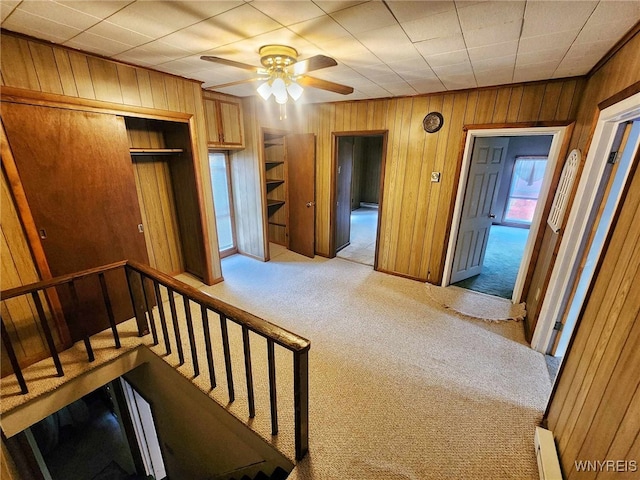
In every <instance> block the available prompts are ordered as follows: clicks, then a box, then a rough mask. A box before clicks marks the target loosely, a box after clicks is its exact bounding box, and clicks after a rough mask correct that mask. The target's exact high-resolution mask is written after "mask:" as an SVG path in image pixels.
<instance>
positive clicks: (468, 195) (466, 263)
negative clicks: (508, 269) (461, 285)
mask: <svg viewBox="0 0 640 480" xmlns="http://www.w3.org/2000/svg"><path fill="white" fill-rule="evenodd" d="M508 146H509V139H508V138H504V137H487V138H482V137H479V138H476V139H475V143H474V145H473V153H472V155H471V166H470V168H469V177H468V180H467V187H466V189H465V193H464V203H463V205H462V216H461V219H460V228H459V230H458V239H457V241H456V247H455V253H454V259H453V269H452V272H451V283H455V282H459V281H461V280H464V279H466V278H469V277H472V276H474V275H478V274H479V273H480V272H481V271H482V263H483V261H484V255H485V252H486V250H487V241H488V240H489V232H490V231H491V223H492V221H493V218H494V217H492V215H494V214H493V212H492V209H493V206H494V204H495V200H496V195H497V193H498V187H499V185H500V177H501V176H502V167H503V166H504V160H505V158H506V155H507V148H508Z"/></svg>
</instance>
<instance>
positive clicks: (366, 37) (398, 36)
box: [357, 25, 421, 62]
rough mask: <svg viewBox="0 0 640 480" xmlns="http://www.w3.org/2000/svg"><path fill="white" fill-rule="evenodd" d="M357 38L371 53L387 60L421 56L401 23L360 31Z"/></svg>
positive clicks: (418, 57)
mask: <svg viewBox="0 0 640 480" xmlns="http://www.w3.org/2000/svg"><path fill="white" fill-rule="evenodd" d="M357 38H358V40H360V42H362V44H363V45H364V46H365V47H367V49H368V50H369V51H370V52H371V53H373V54H374V55H375V56H376V57H378V58H379V59H380V60H382V61H385V62H393V61H396V60H404V59H414V60H418V59H420V58H421V57H420V54H419V53H418V51H417V50H416V49H415V47H414V46H413V44H412V43H411V41H410V40H409V39H408V38H407V36H406V34H405V33H404V31H403V30H402V28H400V26H399V25H392V26H390V27H384V28H379V29H376V30H369V31H367V32H363V33H359V34H357Z"/></svg>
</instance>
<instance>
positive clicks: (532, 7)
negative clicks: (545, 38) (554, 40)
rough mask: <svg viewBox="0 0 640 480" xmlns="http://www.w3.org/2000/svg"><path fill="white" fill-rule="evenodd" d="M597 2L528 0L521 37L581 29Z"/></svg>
mask: <svg viewBox="0 0 640 480" xmlns="http://www.w3.org/2000/svg"><path fill="white" fill-rule="evenodd" d="M597 4H598V2H596V1H593V2H584V1H579V2H528V3H527V8H526V10H525V13H524V25H523V27H522V36H523V37H535V36H537V35H540V34H542V33H554V32H563V31H567V30H575V29H578V30H579V29H581V28H582V27H583V25H584V24H585V23H586V22H587V20H588V18H589V15H591V13H592V12H593V11H594V10H595V7H596V6H597Z"/></svg>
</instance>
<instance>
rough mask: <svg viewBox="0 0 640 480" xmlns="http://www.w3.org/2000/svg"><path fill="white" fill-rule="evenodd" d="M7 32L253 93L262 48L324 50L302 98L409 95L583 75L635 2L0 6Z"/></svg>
mask: <svg viewBox="0 0 640 480" xmlns="http://www.w3.org/2000/svg"><path fill="white" fill-rule="evenodd" d="M0 7H1V9H0V13H1V18H2V28H3V29H7V30H11V31H15V32H19V33H24V34H26V35H30V36H33V37H37V38H41V39H44V40H48V41H51V42H54V43H58V44H62V45H66V46H69V47H72V48H76V49H79V50H84V51H87V52H91V53H96V54H99V55H103V56H107V57H112V58H115V59H117V60H122V61H126V62H129V63H133V64H138V65H141V66H146V67H150V68H154V69H156V70H159V71H164V72H167V73H171V74H175V75H181V76H185V77H188V78H195V79H197V80H200V81H202V82H203V84H204V86H205V87H215V86H217V85H223V84H227V83H235V82H238V81H243V80H244V81H247V83H243V84H239V85H233V86H228V87H223V88H219V89H218V90H219V91H222V92H224V93H230V94H234V95H239V96H246V95H254V94H255V89H256V87H257V82H255V81H250V80H252V72H251V71H249V70H244V69H239V68H234V67H231V66H225V65H219V64H214V63H208V62H204V61H202V60H201V59H200V56H201V55H211V56H217V57H222V58H226V59H229V60H234V61H237V62H242V63H246V64H249V65H259V55H258V50H259V48H260V47H261V46H262V45H266V44H284V45H290V46H292V47H294V48H295V49H297V51H298V53H299V58H300V59H305V58H309V57H312V56H315V55H320V54H322V55H327V56H330V57H333V58H335V59H336V61H337V62H338V65H337V66H334V67H332V68H326V69H321V70H316V71H314V72H312V76H314V77H317V78H320V79H323V80H328V81H332V82H336V83H342V84H346V85H350V86H352V87H353V88H354V89H355V91H354V93H352V94H350V95H348V96H342V95H339V94H335V93H331V92H326V91H322V90H318V89H314V88H305V93H304V95H303V97H302V99H301V101H304V102H319V101H340V100H351V99H360V98H379V97H392V96H400V95H416V94H424V93H431V92H438V91H445V90H455V89H462V88H474V87H484V86H491V85H501V84H506V83H512V82H526V81H535V80H542V79H548V78H561V77H565V76H575V75H583V74H585V73H587V72H588V71H589V70H590V69H591V68H592V67H593V66H594V65H595V64H596V63H597V62H598V61H599V60H600V59H601V58H602V56H603V55H605V54H606V52H607V51H608V50H609V49H610V48H611V47H612V46H613V45H615V43H616V42H617V41H618V40H619V39H620V38H621V37H622V36H623V35H624V34H625V33H626V32H627V31H628V30H629V29H631V28H633V26H634V25H635V24H636V23H637V22H638V21H639V20H640V1H638V0H628V1H627V0H601V1H597V0H594V1H582V0H580V1H568V0H549V1H541V0H510V1H466V0H463V1H451V0H449V1H446V0H445V1H435V0H424V1H401V0H357V1H324V0H295V1H281V0H279V1H272V0H224V1H220V0H216V1H207V0H200V1H197V0H196V1H159V0H104V1H99V0H86V1H77V0H57V1H56V0H22V1H20V0H2V2H1V3H0Z"/></svg>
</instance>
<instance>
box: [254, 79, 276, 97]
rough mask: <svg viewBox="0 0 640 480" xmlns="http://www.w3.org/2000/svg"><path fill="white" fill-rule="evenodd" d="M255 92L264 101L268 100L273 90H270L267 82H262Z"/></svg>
mask: <svg viewBox="0 0 640 480" xmlns="http://www.w3.org/2000/svg"><path fill="white" fill-rule="evenodd" d="M257 92H258V94H259V95H260V96H261V97H262V98H263V99H264V100H269V97H270V96H271V94H272V93H273V89H272V88H271V85H269V82H264V83H263V84H262V85H260V86H259V87H258V88H257Z"/></svg>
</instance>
